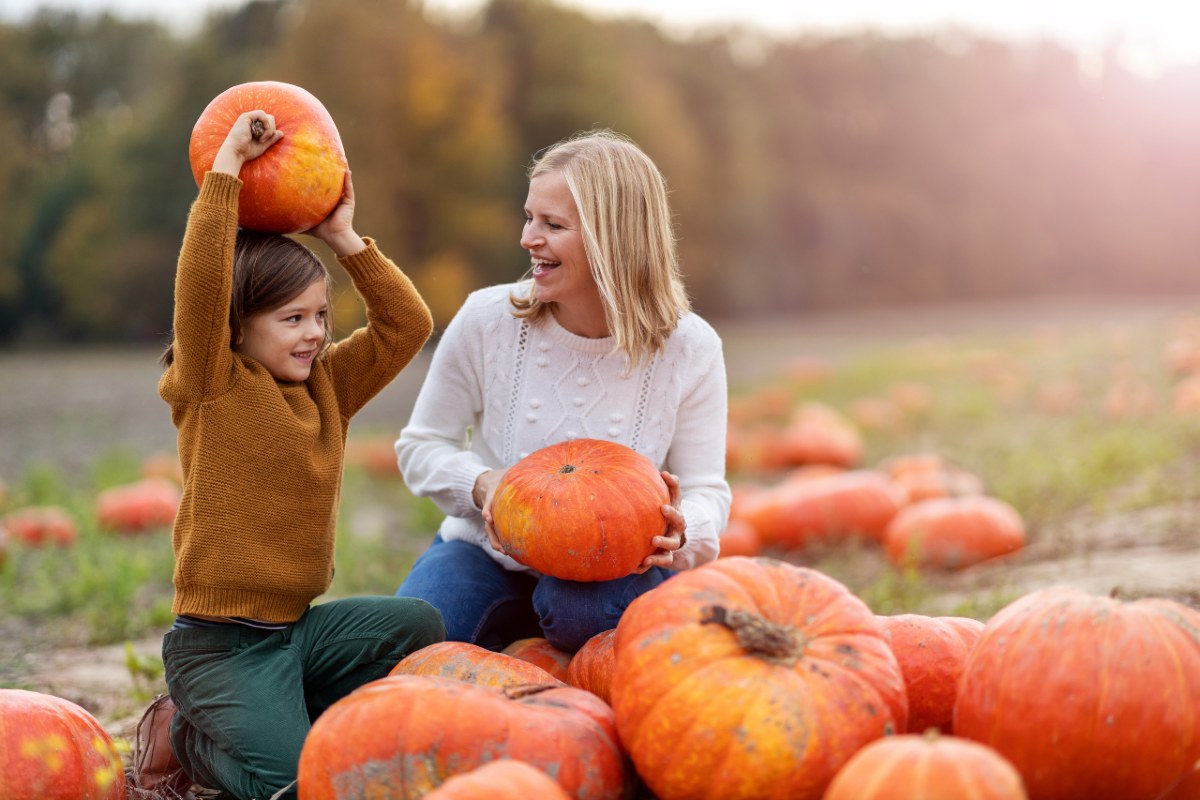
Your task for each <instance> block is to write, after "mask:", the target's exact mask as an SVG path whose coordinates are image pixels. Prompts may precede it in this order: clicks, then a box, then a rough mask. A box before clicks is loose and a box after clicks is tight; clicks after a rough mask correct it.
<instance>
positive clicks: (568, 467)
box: [558, 464, 575, 475]
mask: <svg viewBox="0 0 1200 800" xmlns="http://www.w3.org/2000/svg"><path fill="white" fill-rule="evenodd" d="M574 471H575V465H574V464H563V465H562V467H561V468H560V469H559V470H558V473H559V474H560V475H570V474H571V473H572V472H574Z"/></svg>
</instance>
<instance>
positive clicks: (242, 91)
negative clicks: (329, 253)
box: [188, 81, 347, 233]
mask: <svg viewBox="0 0 1200 800" xmlns="http://www.w3.org/2000/svg"><path fill="white" fill-rule="evenodd" d="M247 111H265V112H266V113H268V114H271V115H272V116H274V117H275V128H276V129H277V130H280V131H282V132H283V138H282V139H280V140H279V141H278V142H276V143H275V144H273V145H271V147H270V148H268V149H267V151H266V152H265V153H263V154H262V155H261V156H259V157H258V158H256V159H254V160H252V161H247V162H246V163H245V164H244V165H242V169H241V173H240V175H239V177H240V178H241V179H242V183H243V186H242V191H241V196H240V199H239V202H238V224H239V225H241V226H242V227H243V228H248V229H250V230H255V231H267V232H270V233H301V232H303V231H306V230H308V229H310V228H313V227H315V226H316V225H317V224H319V223H320V222H321V221H322V220H324V219H325V217H327V216H329V212H331V211H333V209H334V208H335V207H336V206H337V204H338V202H339V201H340V200H341V199H342V186H343V184H344V182H345V176H346V166H347V164H346V153H345V150H344V149H343V148H342V139H341V136H340V135H339V134H338V130H337V126H336V125H335V124H334V122H333V118H332V117H331V116H330V115H329V112H328V111H327V110H326V109H325V106H323V105H322V104H321V101H320V100H318V99H317V98H316V97H314V96H313V95H312V93H311V92H309V91H308V90H306V89H303V88H301V87H299V86H294V85H292V84H290V83H283V82H281V81H251V82H249V83H240V84H238V85H237V86H231V87H230V88H228V89H226V90H225V91H223V92H221V93H220V94H219V95H217V96H216V97H214V98H213V99H212V101H211V102H209V104H208V105H207V106H206V107H205V109H204V110H203V111H202V112H201V113H200V117H199V118H198V119H197V120H196V124H195V126H194V127H193V128H192V134H191V138H190V140H189V142H188V160H189V162H190V164H191V168H192V177H194V178H195V179H196V185H197V186H199V185H200V183H201V181H202V180H203V179H204V173H205V172H207V171H209V170H210V169H212V165H213V162H214V161H215V160H216V157H217V151H219V150H220V149H221V145H222V144H224V142H225V138H226V137H227V136H228V135H229V131H230V129H231V128H232V127H233V124H234V122H236V121H237V119H238V117H240V116H241V115H242V114H244V113H245V112H247Z"/></svg>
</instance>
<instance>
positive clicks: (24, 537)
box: [4, 505, 79, 547]
mask: <svg viewBox="0 0 1200 800" xmlns="http://www.w3.org/2000/svg"><path fill="white" fill-rule="evenodd" d="M4 527H6V528H8V532H9V535H10V536H11V537H12V539H13V540H14V541H18V542H20V543H22V544H25V545H29V546H31V547H41V546H43V545H48V544H50V545H58V546H60V547H68V546H70V545H73V544H74V543H75V541H76V540H77V539H78V538H79V523H78V522H76V521H75V517H74V515H72V514H71V512H70V511H67V510H66V509H65V508H63V507H62V506H53V505H50V506H25V507H24V508H18V509H16V510H14V511H10V512H8V514H6V515H5V517H4Z"/></svg>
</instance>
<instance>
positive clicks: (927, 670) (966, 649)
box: [879, 614, 983, 733]
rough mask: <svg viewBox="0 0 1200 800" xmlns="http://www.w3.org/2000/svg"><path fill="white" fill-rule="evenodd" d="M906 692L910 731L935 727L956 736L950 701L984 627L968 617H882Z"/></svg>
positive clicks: (955, 694) (951, 702)
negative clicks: (898, 663)
mask: <svg viewBox="0 0 1200 800" xmlns="http://www.w3.org/2000/svg"><path fill="white" fill-rule="evenodd" d="M879 623H880V624H881V625H882V626H883V632H884V636H885V637H886V638H887V641H888V644H889V645H891V648H892V652H893V653H895V654H896V660H897V661H899V662H900V672H901V673H903V675H904V685H905V688H906V689H907V690H908V732H909V733H924V732H925V731H926V730H927V729H929V728H936V729H937V730H939V731H941V732H942V733H953V732H954V700H955V698H956V697H957V696H958V679H959V677H960V676H961V675H962V671H963V665H965V664H966V662H967V655H968V654H970V652H971V648H972V647H974V646H975V642H977V641H978V640H979V636H980V634H981V633H983V623H982V622H980V621H979V620H977V619H970V618H968V617H930V616H926V615H924V614H896V615H894V616H881V617H879Z"/></svg>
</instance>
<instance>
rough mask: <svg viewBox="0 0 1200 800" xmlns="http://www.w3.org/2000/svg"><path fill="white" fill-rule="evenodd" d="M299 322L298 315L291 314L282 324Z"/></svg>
mask: <svg viewBox="0 0 1200 800" xmlns="http://www.w3.org/2000/svg"><path fill="white" fill-rule="evenodd" d="M299 321H300V315H299V314H292V315H291V316H290V317H288V318H287V319H285V320H284V322H299Z"/></svg>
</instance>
